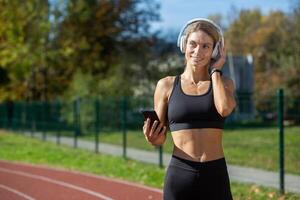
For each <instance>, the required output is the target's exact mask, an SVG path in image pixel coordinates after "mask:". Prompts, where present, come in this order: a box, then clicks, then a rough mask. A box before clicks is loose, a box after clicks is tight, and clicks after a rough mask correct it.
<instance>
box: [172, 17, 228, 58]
mask: <svg viewBox="0 0 300 200" xmlns="http://www.w3.org/2000/svg"><path fill="white" fill-rule="evenodd" d="M198 21H199V22H200V21H203V22H207V23H209V24H211V25H213V26H214V27H215V28H216V31H217V32H218V35H219V40H218V41H217V42H221V44H222V46H224V36H223V32H222V29H221V28H220V26H218V25H217V24H216V23H215V22H213V21H212V20H209V19H206V18H194V19H192V20H189V21H188V22H187V23H186V24H185V25H184V26H183V27H182V28H181V30H180V33H179V35H178V39H177V46H178V47H179V48H180V50H181V51H182V52H183V45H184V44H183V37H184V36H185V30H186V28H187V27H188V26H189V25H190V24H192V23H194V22H198ZM183 53H184V52H183Z"/></svg>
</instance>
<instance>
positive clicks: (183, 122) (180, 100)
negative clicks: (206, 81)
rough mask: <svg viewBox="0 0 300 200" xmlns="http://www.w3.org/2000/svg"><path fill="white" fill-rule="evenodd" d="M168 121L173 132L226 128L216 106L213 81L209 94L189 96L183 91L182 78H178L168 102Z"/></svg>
mask: <svg viewBox="0 0 300 200" xmlns="http://www.w3.org/2000/svg"><path fill="white" fill-rule="evenodd" d="M168 121H169V126H170V130H171V131H178V130H183V129H195V128H219V129H223V128H224V121H225V118H224V117H222V116H221V115H220V114H219V113H218V111H217V109H216V107H215V104H214V99H213V90H212V81H210V85H209V88H208V90H207V92H205V93H204V94H201V95H188V94H185V93H184V92H183V91H182V88H181V81H180V76H176V78H175V81H174V86H173V90H172V93H171V96H170V99H169V102H168Z"/></svg>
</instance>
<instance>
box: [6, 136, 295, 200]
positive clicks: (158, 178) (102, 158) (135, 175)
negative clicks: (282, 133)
mask: <svg viewBox="0 0 300 200" xmlns="http://www.w3.org/2000/svg"><path fill="white" fill-rule="evenodd" d="M0 159H4V160H14V161H22V162H27V163H34V164H42V165H49V166H55V167H62V168H66V169H72V170H78V171H83V172H89V173H94V174H101V175H104V176H109V177H118V178H121V179H125V180H130V181H134V182H138V183H142V184H145V185H149V186H153V187H157V188H162V186H163V177H164V174H165V169H160V168H158V167H157V166H156V165H149V164H143V163H140V162H136V161H132V160H124V159H122V158H120V157H114V156H107V155H103V154H95V153H92V152H89V151H85V150H80V149H73V148H70V147H65V146H56V145H55V144H52V143H48V142H41V141H40V140H38V139H33V138H28V137H24V136H22V135H16V134H7V133H6V132H3V131H0ZM232 192H233V196H234V199H235V200H243V199H251V200H265V199H280V200H283V199H288V200H292V199H293V200H300V196H299V195H295V194H290V193H289V194H286V195H285V196H280V195H279V193H278V191H276V190H275V189H271V188H265V187H259V186H256V185H250V184H238V183H232Z"/></svg>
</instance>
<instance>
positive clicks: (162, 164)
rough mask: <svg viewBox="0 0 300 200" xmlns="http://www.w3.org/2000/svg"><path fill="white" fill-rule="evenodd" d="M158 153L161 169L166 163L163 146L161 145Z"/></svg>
mask: <svg viewBox="0 0 300 200" xmlns="http://www.w3.org/2000/svg"><path fill="white" fill-rule="evenodd" d="M158 153H159V156H158V158H159V167H161V168H162V167H163V166H164V163H163V145H160V146H159V147H158Z"/></svg>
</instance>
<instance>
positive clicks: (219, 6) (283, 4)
mask: <svg viewBox="0 0 300 200" xmlns="http://www.w3.org/2000/svg"><path fill="white" fill-rule="evenodd" d="M157 1H158V3H160V6H161V7H160V11H159V13H160V16H161V22H158V23H157V22H155V23H153V24H152V29H153V30H157V29H159V30H164V31H165V30H168V29H173V30H176V31H179V30H180V28H181V27H182V26H183V25H184V24H185V23H186V22H187V21H189V20H190V19H193V18H196V17H204V18H206V17H208V16H209V15H213V14H218V13H219V14H222V15H223V16H224V17H226V16H228V15H229V13H230V11H231V10H232V9H231V8H232V7H235V8H236V9H238V10H240V9H254V8H259V9H260V10H261V11H262V13H263V14H267V13H268V12H269V11H271V10H273V11H274V10H281V11H283V12H288V10H290V9H291V5H292V2H293V0H157ZM225 23H226V22H225Z"/></svg>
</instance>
